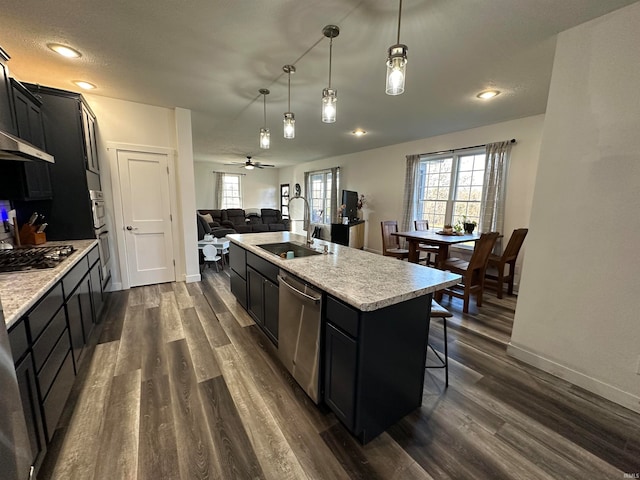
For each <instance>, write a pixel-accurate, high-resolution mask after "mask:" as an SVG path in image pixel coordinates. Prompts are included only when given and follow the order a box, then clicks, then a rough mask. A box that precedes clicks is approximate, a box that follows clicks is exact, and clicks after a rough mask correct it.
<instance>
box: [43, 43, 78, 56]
mask: <svg viewBox="0 0 640 480" xmlns="http://www.w3.org/2000/svg"><path fill="white" fill-rule="evenodd" d="M47 47H49V48H50V49H51V50H53V51H54V52H56V53H57V54H59V55H62V56H63V57H67V58H78V57H81V56H82V54H81V53H80V52H79V51H78V50H76V49H74V48H71V47H67V46H66V45H61V44H59V43H49V44H47Z"/></svg>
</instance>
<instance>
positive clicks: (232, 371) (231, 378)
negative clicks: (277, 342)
mask: <svg viewBox="0 0 640 480" xmlns="http://www.w3.org/2000/svg"><path fill="white" fill-rule="evenodd" d="M216 356H217V358H218V363H219V364H220V368H221V369H222V372H223V373H222V374H223V377H224V379H225V382H226V384H227V386H228V388H229V391H230V392H231V395H232V397H233V399H234V403H235V405H236V408H237V410H238V414H239V415H240V418H241V419H242V424H243V425H244V427H245V429H246V431H247V434H248V436H249V439H250V440H251V444H252V445H253V449H254V451H255V453H256V456H257V458H258V460H259V461H260V466H261V467H262V471H263V472H264V474H265V477H266V478H269V479H274V480H276V479H277V480H285V479H291V480H297V479H303V478H308V477H307V474H306V473H305V471H304V469H303V468H302V465H301V464H300V462H299V461H298V459H297V458H296V456H295V455H294V454H293V452H292V451H291V445H289V443H288V442H287V440H286V439H285V437H284V435H283V434H282V432H281V430H280V429H279V427H278V424H277V423H276V421H275V420H274V418H273V416H272V414H271V412H270V411H269V408H268V407H267V406H266V405H265V403H264V400H263V399H262V396H261V394H260V392H259V390H258V388H257V387H256V386H255V384H254V383H253V382H252V381H251V380H250V379H249V378H248V377H247V376H246V375H244V372H242V371H241V370H239V368H240V366H241V363H242V362H241V359H240V357H239V355H238V353H237V352H236V350H235V348H234V347H233V345H225V346H224V347H219V348H216Z"/></svg>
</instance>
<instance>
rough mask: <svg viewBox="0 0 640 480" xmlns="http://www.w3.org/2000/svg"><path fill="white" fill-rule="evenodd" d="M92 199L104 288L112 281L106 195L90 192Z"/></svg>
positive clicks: (99, 192) (94, 191)
mask: <svg viewBox="0 0 640 480" xmlns="http://www.w3.org/2000/svg"><path fill="white" fill-rule="evenodd" d="M89 197H90V198H91V214H92V216H93V229H94V232H95V235H96V238H97V239H98V248H99V250H100V266H101V268H102V280H103V286H106V285H107V284H108V282H109V281H110V279H111V267H110V263H109V260H110V259H111V248H110V245H109V230H108V228H107V210H106V207H105V203H104V195H103V193H102V192H101V191H99V190H89Z"/></svg>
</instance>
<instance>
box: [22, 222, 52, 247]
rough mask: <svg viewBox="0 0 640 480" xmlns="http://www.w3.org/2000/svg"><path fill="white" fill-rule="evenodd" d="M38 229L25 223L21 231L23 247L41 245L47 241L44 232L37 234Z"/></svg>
mask: <svg viewBox="0 0 640 480" xmlns="http://www.w3.org/2000/svg"><path fill="white" fill-rule="evenodd" d="M36 230H37V227H34V226H33V225H29V224H28V223H25V224H24V225H22V228H21V229H20V243H21V244H22V245H40V244H42V243H45V242H46V241H47V236H46V235H45V233H44V232H40V233H38V232H36Z"/></svg>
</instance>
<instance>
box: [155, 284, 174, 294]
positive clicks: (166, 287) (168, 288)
mask: <svg viewBox="0 0 640 480" xmlns="http://www.w3.org/2000/svg"><path fill="white" fill-rule="evenodd" d="M158 288H159V289H160V293H161V294H162V293H169V292H173V282H167V283H161V284H159V285H158Z"/></svg>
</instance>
